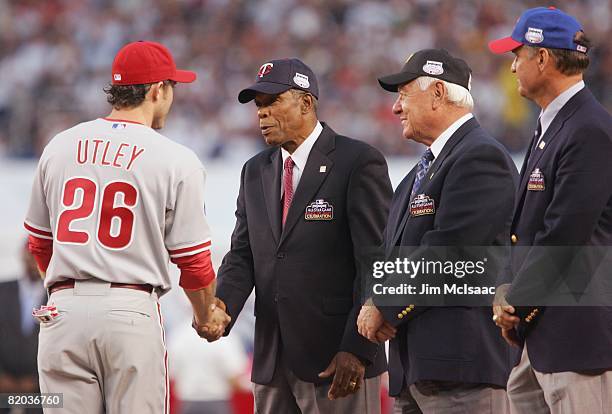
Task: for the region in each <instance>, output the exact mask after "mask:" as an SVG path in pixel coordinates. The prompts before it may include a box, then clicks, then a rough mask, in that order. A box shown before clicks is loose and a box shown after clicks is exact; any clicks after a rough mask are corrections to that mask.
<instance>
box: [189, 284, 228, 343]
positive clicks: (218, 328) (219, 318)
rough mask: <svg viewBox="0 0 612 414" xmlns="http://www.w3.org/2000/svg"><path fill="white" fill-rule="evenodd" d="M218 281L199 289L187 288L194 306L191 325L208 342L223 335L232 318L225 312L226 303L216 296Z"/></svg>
mask: <svg viewBox="0 0 612 414" xmlns="http://www.w3.org/2000/svg"><path fill="white" fill-rule="evenodd" d="M215 287H216V283H215V282H212V283H210V284H209V285H208V286H206V287H205V288H203V289H199V290H187V289H185V294H186V295H187V298H188V299H189V302H191V307H192V308H193V322H192V324H191V326H192V327H193V329H195V331H196V332H197V334H198V335H199V336H200V337H201V338H204V339H206V340H207V341H208V342H213V341H216V340H217V339H219V338H221V336H223V333H224V332H225V328H226V327H227V325H229V323H230V322H231V320H232V318H230V316H229V315H228V314H227V313H225V310H226V307H225V303H223V301H222V300H221V299H219V298H216V297H215V296H214V292H215Z"/></svg>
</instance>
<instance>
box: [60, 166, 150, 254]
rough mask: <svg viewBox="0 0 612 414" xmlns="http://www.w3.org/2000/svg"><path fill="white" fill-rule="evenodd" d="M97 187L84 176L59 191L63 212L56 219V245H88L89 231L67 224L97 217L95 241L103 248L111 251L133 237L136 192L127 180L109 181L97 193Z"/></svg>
mask: <svg viewBox="0 0 612 414" xmlns="http://www.w3.org/2000/svg"><path fill="white" fill-rule="evenodd" d="M98 187H99V186H98V185H97V184H96V182H94V181H92V180H91V179H89V178H85V177H73V178H70V179H69V180H68V181H66V183H65V184H64V189H63V191H62V200H61V201H62V210H61V212H60V214H59V218H58V220H57V231H56V234H57V241H58V242H59V243H68V244H87V243H89V242H90V240H91V235H90V234H89V232H88V231H86V230H74V229H71V228H70V225H71V224H72V223H74V222H78V221H82V220H94V219H95V217H97V225H96V239H97V240H98V242H99V243H100V244H101V245H102V246H104V247H106V248H107V249H113V250H121V249H124V248H126V247H127V246H129V244H130V242H131V241H132V236H133V234H134V212H133V208H134V207H135V206H136V203H137V202H138V190H137V189H136V188H135V187H134V186H133V185H132V184H130V183H128V182H126V181H112V182H110V183H108V184H106V185H105V186H104V188H102V189H101V190H100V191H98V190H99V188H98ZM79 193H80V194H79ZM77 196H78V197H77ZM96 210H97V214H96V215H94V212H96Z"/></svg>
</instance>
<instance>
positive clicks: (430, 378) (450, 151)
mask: <svg viewBox="0 0 612 414" xmlns="http://www.w3.org/2000/svg"><path fill="white" fill-rule="evenodd" d="M470 81H471V70H470V68H469V67H468V65H467V64H466V63H465V62H464V61H463V60H461V59H458V58H455V57H453V56H451V55H450V54H449V53H448V52H447V51H445V50H440V49H426V50H421V51H419V52H416V53H414V54H413V55H411V56H410V57H409V58H408V60H407V62H406V63H405V65H404V67H403V68H402V70H401V71H400V72H399V73H396V74H393V75H389V76H385V77H382V78H380V79H379V83H380V85H381V86H382V87H383V88H384V89H386V90H387V91H391V92H398V93H399V96H398V98H397V100H396V101H395V104H394V105H393V113H394V114H395V115H397V116H398V117H399V118H400V120H401V123H402V127H403V131H402V135H403V137H404V138H406V139H412V140H415V141H417V142H419V143H422V144H424V145H426V146H427V147H428V148H427V150H426V151H425V154H424V155H423V157H422V158H421V160H420V161H419V163H418V164H417V166H415V167H414V168H413V169H412V171H410V172H409V173H408V175H406V177H405V178H404V180H403V181H402V182H401V183H400V184H399V186H398V187H397V189H396V191H395V194H394V197H393V201H392V205H391V210H390V213H389V221H388V224H387V227H386V230H385V233H384V245H385V249H386V256H387V257H390V256H391V255H392V254H393V255H395V253H394V250H397V249H403V250H409V249H407V248H408V247H410V246H413V247H417V249H416V251H415V252H414V253H412V255H411V256H409V257H408V258H409V259H411V260H415V261H416V260H419V259H420V258H421V257H430V256H432V255H435V254H432V253H431V252H433V251H437V252H441V251H442V250H441V249H442V248H446V247H445V246H448V247H451V250H452V247H453V246H498V247H497V248H498V249H499V248H501V247H499V246H503V245H504V244H508V241H507V240H508V237H509V230H510V219H511V214H512V205H513V201H514V189H515V185H516V179H517V171H516V168H515V166H514V164H513V162H512V159H511V158H510V157H509V155H508V153H507V152H506V150H505V149H504V148H503V147H502V145H500V144H499V143H498V142H497V141H496V140H495V139H493V138H492V137H491V136H490V135H489V134H487V133H486V132H485V131H484V130H483V129H482V128H481V127H480V125H479V124H478V122H477V121H476V119H475V118H474V117H473V115H472V113H471V109H472V107H473V101H472V97H471V95H470V92H469V89H470V83H471V82H470ZM424 200H425V201H424ZM425 202H426V203H429V204H430V207H431V208H429V209H419V208H418V206H419V205H422V203H425ZM419 203H420V204H419ZM398 246H399V247H398ZM436 249H437V250H436ZM401 254H402V253H401V252H400V255H401ZM436 254H437V253H436ZM443 259H444V258H443ZM447 259H451V258H450V257H449V258H447ZM451 276H452V275H451ZM423 277H426V276H423V274H422V273H420V274H417V275H416V276H415V278H414V279H413V280H419V279H420V278H423ZM424 280H426V279H424ZM492 285H493V286H494V282H492ZM375 305H378V306H375ZM483 305H484V301H483ZM489 309H490V308H488V307H485V306H479V307H468V306H460V307H459V306H458V307H428V306H419V305H417V306H414V304H411V305H409V304H408V303H406V304H404V306H401V307H393V306H383V305H382V302H377V301H376V299H375V300H374V302H373V304H372V303H370V304H366V305H364V306H363V308H362V310H361V313H360V315H359V322H358V323H359V332H360V333H361V334H362V335H364V336H366V337H367V338H369V339H370V340H372V341H373V342H380V341H384V340H386V339H388V338H390V337H392V338H393V339H392V340H391V342H390V346H389V348H390V350H389V353H390V355H389V376H390V394H391V395H393V396H396V397H397V400H396V412H398V413H408V412H415V411H411V410H415V407H414V404H413V402H412V401H411V395H412V397H414V399H415V400H416V402H417V403H418V406H419V408H420V410H421V411H422V412H423V413H479V414H482V413H492V414H493V413H494V414H499V413H504V412H506V410H507V398H506V391H505V389H504V387H505V385H506V381H507V378H508V374H509V373H510V351H511V349H510V347H509V346H508V345H506V344H505V343H504V341H503V340H500V337H499V334H498V332H497V329H496V328H495V326H494V324H493V323H492V322H491V319H490V318H491V317H490V314H489Z"/></svg>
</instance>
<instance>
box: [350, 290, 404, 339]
mask: <svg viewBox="0 0 612 414" xmlns="http://www.w3.org/2000/svg"><path fill="white" fill-rule="evenodd" d="M357 330H358V332H359V333H360V334H361V336H363V337H365V338H367V339H368V340H369V341H371V342H374V343H375V344H381V343H383V342H385V341H388V340H389V339H391V338H395V334H396V333H397V329H396V328H395V327H394V326H393V325H391V324H390V323H389V322H387V321H385V319H384V317H383V315H382V313H381V312H380V311H379V310H378V308H377V307H376V306H375V305H374V304H373V303H372V301H371V300H368V301H367V302H366V303H365V304H364V305H363V306H362V307H361V311H360V312H359V316H358V317H357Z"/></svg>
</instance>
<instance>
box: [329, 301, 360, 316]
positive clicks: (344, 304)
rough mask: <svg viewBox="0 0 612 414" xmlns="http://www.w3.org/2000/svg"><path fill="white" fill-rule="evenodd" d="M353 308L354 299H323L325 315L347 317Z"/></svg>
mask: <svg viewBox="0 0 612 414" xmlns="http://www.w3.org/2000/svg"><path fill="white" fill-rule="evenodd" d="M352 308H353V298H323V313H324V314H326V315H346V314H347V313H349V312H350V311H351V309H352Z"/></svg>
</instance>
